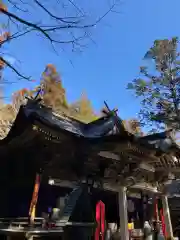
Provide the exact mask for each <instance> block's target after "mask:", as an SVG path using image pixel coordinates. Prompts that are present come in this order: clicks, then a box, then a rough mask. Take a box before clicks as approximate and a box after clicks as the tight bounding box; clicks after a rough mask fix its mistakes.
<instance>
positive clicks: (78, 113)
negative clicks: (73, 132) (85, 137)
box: [69, 93, 97, 123]
mask: <svg viewBox="0 0 180 240" xmlns="http://www.w3.org/2000/svg"><path fill="white" fill-rule="evenodd" d="M69 112H70V114H71V115H72V116H73V117H74V118H75V119H77V120H79V121H83V122H86V123H88V122H91V121H94V120H95V119H97V115H95V113H94V110H93V108H92V105H91V102H90V100H89V99H88V97H87V95H86V94H85V93H83V94H82V95H81V98H80V99H79V100H78V101H76V102H74V103H73V104H71V105H70V107H69Z"/></svg>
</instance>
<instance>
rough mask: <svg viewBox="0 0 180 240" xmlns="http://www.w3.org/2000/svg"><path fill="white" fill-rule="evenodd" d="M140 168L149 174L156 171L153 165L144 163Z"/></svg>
mask: <svg viewBox="0 0 180 240" xmlns="http://www.w3.org/2000/svg"><path fill="white" fill-rule="evenodd" d="M139 168H140V170H145V171H147V172H155V171H156V169H155V168H154V167H153V166H152V165H151V164H148V163H144V162H142V163H140V164H139Z"/></svg>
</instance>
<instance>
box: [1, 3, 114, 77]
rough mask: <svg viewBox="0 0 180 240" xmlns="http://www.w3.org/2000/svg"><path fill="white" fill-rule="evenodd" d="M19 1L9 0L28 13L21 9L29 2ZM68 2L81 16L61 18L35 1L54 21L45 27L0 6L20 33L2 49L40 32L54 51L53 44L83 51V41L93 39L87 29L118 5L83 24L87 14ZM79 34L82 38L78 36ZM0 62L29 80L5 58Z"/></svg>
mask: <svg viewBox="0 0 180 240" xmlns="http://www.w3.org/2000/svg"><path fill="white" fill-rule="evenodd" d="M18 1H19V2H18ZM18 1H16V0H8V2H9V3H10V4H11V5H12V6H13V7H14V8H16V9H18V10H20V11H23V12H27V10H24V9H21V7H20V4H24V5H26V6H27V5H29V2H28V1H27V2H24V0H18ZM67 1H68V2H69V3H70V5H72V6H73V8H75V9H76V11H77V12H79V13H80V14H78V15H80V16H75V17H69V16H65V17H64V16H63V17H60V16H57V15H56V14H54V13H52V12H51V11H50V10H49V9H48V8H47V7H46V6H45V5H44V3H41V0H34V3H35V5H34V6H38V7H39V8H40V9H41V10H43V12H44V13H45V14H47V15H48V16H49V17H50V18H51V19H52V20H53V22H52V23H49V24H47V25H45V24H43V23H41V22H40V23H34V22H31V21H29V20H26V19H25V18H23V17H20V16H19V15H17V14H14V13H13V12H10V11H9V10H8V9H7V8H6V6H4V5H3V4H0V13H2V14H4V15H5V16H7V18H8V20H10V22H12V23H14V24H15V25H16V27H17V30H18V32H16V33H14V34H12V35H11V36H8V37H7V39H4V40H2V41H1V42H0V47H2V46H3V44H5V43H7V42H9V41H10V40H13V39H15V38H18V37H21V36H24V35H26V34H28V33H30V32H38V33H40V34H42V35H43V36H44V37H45V38H46V39H48V40H49V41H50V43H51V44H52V47H53V49H54V45H53V44H61V45H63V44H65V45H67V44H70V45H71V47H72V50H73V51H75V50H77V49H82V48H84V47H85V44H82V43H81V42H82V41H83V40H85V39H90V40H91V41H92V38H91V37H90V35H89V34H88V32H87V31H86V29H91V28H93V27H95V26H96V25H97V24H98V23H99V22H100V21H101V20H102V19H103V18H105V17H106V16H107V15H108V14H109V13H110V12H112V11H113V9H114V7H115V6H116V3H114V4H112V5H111V6H110V7H109V9H108V11H107V12H105V13H104V14H103V15H102V16H101V17H99V18H98V19H97V20H96V21H95V22H94V23H91V24H83V23H82V20H84V19H85V14H84V13H83V11H82V10H81V9H80V8H79V7H78V6H76V4H75V3H74V2H73V1H71V0H67ZM115 1H116V0H115ZM117 1H118V0H117ZM57 2H58V0H57ZM30 6H31V5H30ZM21 26H24V27H23V28H21ZM76 29H80V31H78V30H77V32H75V30H76ZM66 30H67V31H66ZM70 30H71V31H70ZM81 30H82V31H83V34H81ZM69 31H70V32H69ZM53 33H55V34H56V37H55V36H53V35H52V34H53ZM59 33H60V34H61V37H59V36H57V34H59ZM77 33H78V35H80V36H78V35H77ZM62 34H64V35H63V37H62ZM62 38H63V39H62ZM54 50H55V49H54ZM0 60H1V61H2V62H3V63H4V64H5V65H6V66H7V67H9V68H11V70H13V71H14V72H15V73H16V74H17V75H18V76H19V77H21V78H24V79H27V80H29V77H27V76H24V75H23V74H21V73H20V72H19V71H18V70H17V69H16V68H15V67H13V66H12V65H11V64H10V63H9V62H7V61H6V60H5V59H4V58H3V56H1V57H0Z"/></svg>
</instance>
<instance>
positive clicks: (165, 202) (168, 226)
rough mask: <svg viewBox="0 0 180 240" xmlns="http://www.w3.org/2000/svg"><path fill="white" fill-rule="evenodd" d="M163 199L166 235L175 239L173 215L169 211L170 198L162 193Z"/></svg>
mask: <svg viewBox="0 0 180 240" xmlns="http://www.w3.org/2000/svg"><path fill="white" fill-rule="evenodd" d="M161 199H162V205H163V213H164V221H165V229H166V237H167V238H169V239H173V230H172V224H171V216H170V212H169V204H168V198H167V196H166V195H162V197H161Z"/></svg>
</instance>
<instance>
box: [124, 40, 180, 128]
mask: <svg viewBox="0 0 180 240" xmlns="http://www.w3.org/2000/svg"><path fill="white" fill-rule="evenodd" d="M179 56H180V53H179V52H178V39H177V38H176V37H174V38H172V39H163V40H156V41H155V42H154V45H153V46H152V47H151V48H150V49H149V51H148V52H147V53H146V54H145V57H144V59H145V60H146V61H147V62H148V63H149V65H146V66H143V67H140V73H141V75H142V76H143V78H137V79H134V80H133V81H132V82H131V83H129V84H128V86H127V88H128V89H130V90H132V91H134V93H135V96H136V97H138V98H140V102H141V110H140V113H139V116H140V120H141V123H142V124H143V125H148V124H149V125H150V126H152V127H155V129H156V131H159V130H162V129H164V128H175V129H176V130H177V129H180V59H179ZM150 69H151V71H150Z"/></svg>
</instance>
